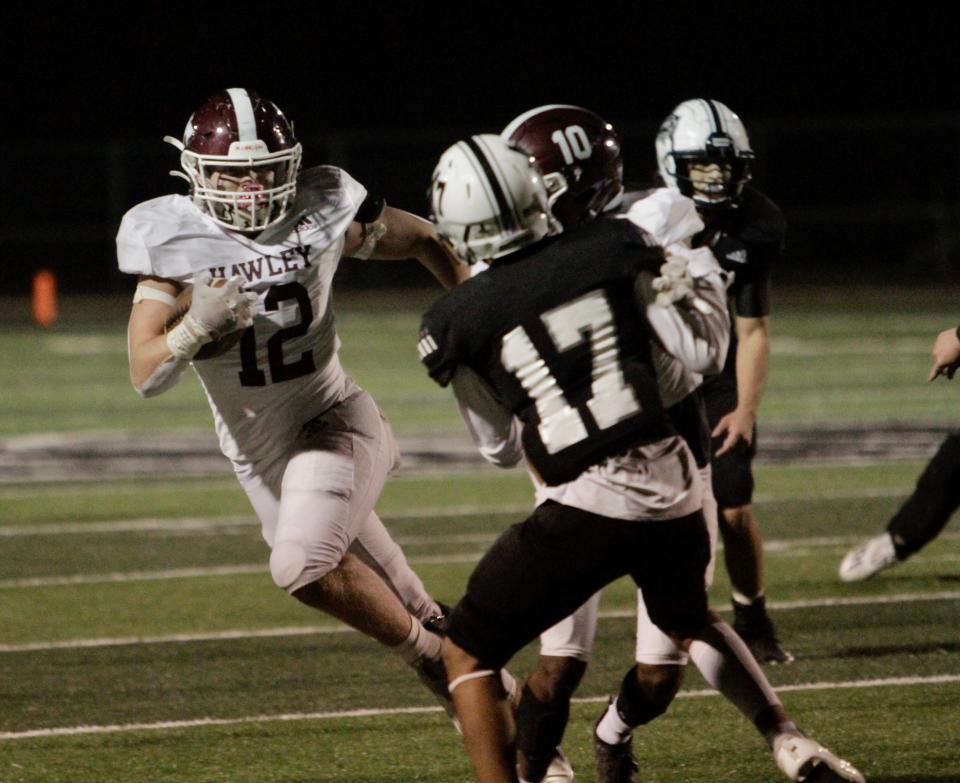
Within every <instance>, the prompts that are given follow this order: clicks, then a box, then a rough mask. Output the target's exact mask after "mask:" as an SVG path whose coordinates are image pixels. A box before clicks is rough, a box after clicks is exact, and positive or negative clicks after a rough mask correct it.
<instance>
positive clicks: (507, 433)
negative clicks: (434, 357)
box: [451, 366, 523, 468]
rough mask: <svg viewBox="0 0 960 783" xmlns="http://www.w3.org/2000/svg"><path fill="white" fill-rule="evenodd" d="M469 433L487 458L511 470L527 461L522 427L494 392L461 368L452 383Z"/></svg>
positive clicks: (468, 370)
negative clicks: (521, 461) (522, 438)
mask: <svg viewBox="0 0 960 783" xmlns="http://www.w3.org/2000/svg"><path fill="white" fill-rule="evenodd" d="M451 386H452V387H453V393H454V394H455V395H456V397H457V404H458V405H459V407H460V415H461V417H463V423H464V424H466V426H467V432H468V433H469V434H470V438H471V439H472V440H473V443H474V445H475V446H476V447H477V449H478V450H479V452H480V454H481V455H482V456H483V458H484V459H485V460H486V461H487V462H490V463H492V464H494V465H496V466H497V467H498V468H511V467H513V466H514V465H516V464H517V463H518V462H520V460H521V459H522V457H523V446H522V445H521V439H520V425H519V422H518V421H517V420H516V418H514V416H513V414H512V413H510V411H508V410H507V409H506V408H504V407H503V405H501V404H500V402H499V400H498V399H497V397H496V395H495V394H494V393H493V390H492V389H491V388H490V387H489V386H488V385H487V384H486V383H484V381H483V380H482V379H481V378H480V376H479V375H477V374H476V373H475V372H474V371H473V370H471V369H470V368H469V367H463V366H461V367H458V368H457V370H456V372H455V373H454V374H453V379H452V381H451Z"/></svg>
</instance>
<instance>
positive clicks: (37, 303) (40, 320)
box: [33, 269, 59, 329]
mask: <svg viewBox="0 0 960 783" xmlns="http://www.w3.org/2000/svg"><path fill="white" fill-rule="evenodd" d="M58 315H59V305H58V302H57V277H56V275H54V274H53V272H51V271H50V270H49V269H41V270H40V271H39V272H37V273H36V274H35V275H34V276H33V320H34V321H36V322H37V324H38V325H40V326H42V327H43V328H44V329H46V328H48V327H50V326H53V324H54V323H56V320H57V316H58Z"/></svg>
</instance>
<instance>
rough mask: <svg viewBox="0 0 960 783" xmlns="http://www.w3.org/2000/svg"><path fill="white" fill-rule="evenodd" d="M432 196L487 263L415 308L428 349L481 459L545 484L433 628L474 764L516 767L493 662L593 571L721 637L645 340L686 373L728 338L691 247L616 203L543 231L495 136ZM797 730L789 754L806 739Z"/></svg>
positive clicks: (666, 619) (622, 772)
mask: <svg viewBox="0 0 960 783" xmlns="http://www.w3.org/2000/svg"><path fill="white" fill-rule="evenodd" d="M432 199H433V212H434V215H435V219H436V220H437V222H438V228H439V231H440V233H441V235H442V236H444V237H445V238H446V239H448V240H449V241H450V242H451V243H452V244H453V245H454V246H455V247H456V249H457V250H458V252H459V253H460V255H461V256H462V257H463V258H465V259H467V260H472V261H491V266H490V268H489V269H488V271H487V272H485V273H484V274H482V275H479V276H477V277H474V278H473V279H471V280H470V281H468V282H467V283H465V284H463V285H462V286H461V287H459V288H458V289H456V290H454V291H453V292H451V293H450V294H448V295H446V296H444V297H442V298H441V299H440V300H438V302H437V303H436V304H435V305H434V306H433V307H432V308H431V309H430V310H429V311H428V312H427V313H426V314H425V315H424V318H423V326H422V330H421V335H420V345H419V347H420V353H421V357H422V359H423V361H424V363H425V364H426V366H427V368H428V370H429V372H430V374H431V376H432V377H433V378H434V379H435V380H437V381H438V382H439V383H441V384H443V385H447V384H449V385H452V386H453V388H454V391H455V393H456V395H457V397H458V400H459V402H460V405H461V409H462V410H463V411H464V413H465V418H466V419H467V422H468V427H469V428H470V430H471V433H472V434H473V435H474V439H475V440H476V441H477V443H478V445H480V446H481V451H483V452H484V454H485V456H488V458H491V459H492V460H494V461H499V462H501V463H509V462H510V461H514V462H515V461H516V460H517V459H518V458H519V456H520V455H521V454H522V455H523V456H524V457H525V458H526V460H527V463H528V465H529V467H530V469H531V473H532V474H533V475H534V476H535V478H536V480H537V482H538V484H539V485H540V487H541V488H542V490H543V492H542V495H541V492H538V497H542V501H541V502H540V504H539V505H538V507H537V508H536V510H535V511H534V513H533V514H532V515H531V516H530V517H529V518H528V519H527V520H526V521H525V522H523V523H521V524H519V525H515V526H514V527H513V528H511V529H510V530H508V531H507V532H506V533H505V534H504V535H502V536H501V537H500V538H499V539H498V541H497V542H496V543H495V544H494V546H493V547H492V548H491V550H490V551H489V552H488V553H487V554H486V555H485V556H484V558H483V559H482V560H481V562H480V563H479V565H478V566H477V568H476V570H475V571H474V573H473V575H472V576H471V578H470V582H469V585H468V588H467V593H466V595H465V596H464V598H463V599H462V600H461V601H460V602H459V603H458V605H457V607H456V608H455V609H454V611H453V613H452V614H451V616H450V622H449V627H448V636H447V639H446V641H445V662H446V664H447V667H448V675H449V677H450V688H451V692H452V694H453V697H454V702H455V704H456V706H457V714H458V717H459V719H460V722H461V726H462V728H463V732H464V740H465V744H466V747H467V750H468V753H469V755H470V758H471V761H472V762H473V765H474V769H475V771H476V773H477V777H478V778H479V779H480V780H484V781H515V780H517V778H516V769H515V761H514V759H513V758H512V754H511V752H510V747H511V746H510V724H511V720H512V718H511V715H510V713H509V711H508V710H507V708H506V704H505V700H504V699H503V697H502V694H501V693H500V684H499V678H497V677H495V676H493V675H495V674H496V672H497V670H498V669H499V668H500V667H501V666H503V665H504V664H505V663H506V661H507V660H509V658H510V657H511V656H512V655H513V654H514V653H515V652H516V651H517V650H518V649H520V647H522V646H523V645H524V644H526V643H527V642H528V641H530V640H532V639H534V638H535V637H536V636H537V635H538V634H539V633H540V632H541V631H543V630H545V629H546V628H547V627H549V626H550V625H551V624H553V623H555V622H556V621H557V620H559V619H561V618H563V617H565V616H567V615H568V614H570V613H571V612H572V611H573V610H574V609H576V608H577V607H579V606H580V605H581V604H582V603H583V602H584V601H585V600H586V599H587V598H589V597H590V596H591V595H592V594H593V593H594V592H596V590H598V589H599V588H601V587H602V586H604V585H605V584H607V583H609V582H610V581H612V580H613V579H615V578H618V577H619V576H623V575H626V574H629V575H630V576H631V577H632V578H633V579H634V581H635V582H636V583H637V584H638V586H639V587H640V588H641V589H642V590H643V593H644V597H645V599H646V604H647V611H648V612H649V613H650V616H651V618H652V619H653V621H654V623H656V624H657V625H658V626H659V627H660V628H661V629H662V630H663V631H664V632H665V633H667V634H669V635H670V636H671V637H673V638H676V639H678V640H689V639H704V640H709V641H708V643H710V644H714V645H716V646H717V647H724V646H726V645H727V644H728V636H727V635H725V634H724V632H723V628H722V626H723V625H724V624H723V623H720V622H719V621H717V620H716V618H713V617H711V615H710V613H709V611H708V609H707V604H706V591H705V586H704V569H705V567H706V564H707V561H708V559H709V550H710V544H709V540H708V539H709V537H708V534H707V530H706V526H705V524H704V521H703V517H702V514H701V511H700V507H701V503H702V491H701V487H700V478H699V474H698V472H697V469H696V464H695V460H694V458H693V456H692V454H691V453H690V450H689V449H688V447H687V446H686V444H685V443H684V441H683V440H682V438H680V437H679V436H678V435H677V434H676V433H675V431H674V429H673V427H672V425H671V423H670V420H669V418H668V417H667V416H666V413H665V411H664V408H663V405H662V403H661V400H660V398H659V392H658V387H657V380H656V373H655V369H654V367H653V362H652V346H653V344H654V343H657V344H659V345H660V346H661V347H663V348H665V349H666V350H668V351H670V352H672V353H674V355H676V356H677V357H678V358H680V359H681V360H683V361H684V362H685V363H687V364H688V366H689V367H690V369H691V370H693V371H696V372H711V371H716V370H717V369H719V364H720V362H721V361H722V356H723V350H724V348H725V339H724V341H723V343H724V344H723V345H722V346H718V345H716V344H711V343H710V342H709V341H708V340H707V339H705V338H704V337H703V335H704V334H708V333H709V334H717V333H718V330H717V329H715V328H707V326H706V324H707V322H710V321H715V320H716V319H721V320H724V319H726V318H727V314H726V305H725V297H724V291H723V289H722V288H721V289H720V292H719V295H718V293H717V290H716V289H715V288H712V287H711V288H710V289H709V290H707V289H701V288H700V287H699V286H700V283H699V282H697V281H696V280H695V279H694V278H692V277H691V276H689V275H687V274H685V267H686V264H687V263H688V262H689V260H690V259H689V257H688V256H685V254H684V253H683V252H682V251H681V250H680V249H679V248H678V249H676V250H675V251H674V255H672V256H671V258H669V259H667V263H664V261H665V258H664V251H663V250H662V249H661V248H660V247H658V246H656V245H655V243H654V242H653V241H652V240H651V237H650V236H649V235H647V234H645V233H644V232H642V231H641V230H640V229H639V228H638V227H637V226H636V225H634V224H632V223H631V222H630V221H629V220H614V219H608V218H601V219H599V220H596V221H593V222H588V224H587V225H582V226H581V227H580V228H579V229H578V230H577V231H575V232H571V233H565V234H561V235H559V236H556V235H554V234H555V232H556V231H557V229H558V226H557V225H556V223H555V221H554V220H553V218H552V216H551V214H550V213H549V210H548V207H547V200H548V197H547V191H546V188H545V187H544V185H543V182H542V178H541V176H540V172H539V171H538V170H537V169H536V168H535V167H534V166H533V165H532V163H531V161H530V159H529V157H528V156H526V155H524V154H521V153H519V152H517V151H515V150H513V149H511V148H510V147H509V146H508V145H507V144H506V143H505V142H503V140H501V139H499V138H498V137H495V136H475V137H472V138H471V139H468V140H466V141H463V142H460V143H458V144H456V145H454V146H453V147H451V148H450V149H449V150H448V151H447V152H446V153H444V156H443V157H441V160H440V162H439V164H438V166H437V169H436V171H435V174H434V181H433V186H432ZM721 331H722V330H721ZM464 409H465V410H464ZM744 654H745V652H744ZM747 657H749V656H747ZM632 683H633V679H632V678H631V677H629V676H628V677H627V678H625V682H624V686H623V687H622V688H621V692H620V695H619V697H618V699H621V700H626V701H629V700H630V698H631V696H632V695H633V693H632V689H633V687H634V686H633V685H632ZM623 706H624V708H625V712H626V714H627V715H630V714H631V711H630V709H629V705H623ZM614 714H615V715H616V711H615V713H614ZM608 715H609V713H606V712H605V713H604V716H603V718H602V721H601V722H603V721H608ZM613 720H615V718H614V719H613ZM607 728H608V729H609V728H610V727H607ZM793 729H794V731H793V733H792V734H790V737H791V738H792V742H793V745H792V746H791V748H787V747H786V745H787V743H786V742H785V743H783V745H784V750H783V752H784V753H785V754H786V755H794V757H796V758H800V757H801V755H803V753H804V751H803V748H802V747H801V746H803V745H804V744H805V743H812V744H813V745H814V746H815V747H816V748H819V746H816V743H813V742H812V741H811V740H808V739H806V738H803V737H802V736H801V735H799V734H798V733H796V731H795V727H793ZM614 730H615V729H614ZM627 730H628V731H629V727H627ZM784 733H785V734H786V732H784ZM610 747H611V748H612V747H614V743H613V742H611V743H610ZM797 748H800V751H799V752H798V753H797V752H795V750H796V749H797ZM618 750H619V749H618ZM623 750H626V748H624V749H623ZM819 750H822V749H819ZM827 757H829V759H831V760H832V761H833V762H836V764H837V765H838V768H841V769H844V768H848V767H849V765H845V764H844V762H840V761H839V760H837V759H836V758H835V757H833V756H832V754H829V753H828V752H826V751H823V753H821V754H820V755H819V756H817V757H816V758H814V755H813V754H812V753H806V754H805V756H803V758H804V760H803V763H804V764H811V765H812V764H820V763H822V762H824V761H826V760H827ZM610 760H611V762H612V764H611V765H610V766H609V767H608V768H607V773H609V774H608V775H607V776H605V777H603V780H604V781H608V780H622V781H627V780H630V779H632V771H631V767H630V757H629V752H617V753H615V754H614V755H613V756H612V757H611V759H610ZM828 764H829V765H830V766H832V763H830V762H828ZM849 769H850V770H851V774H852V775H855V776H853V777H846V778H836V779H846V780H862V778H860V777H859V773H855V771H854V770H852V768H849Z"/></svg>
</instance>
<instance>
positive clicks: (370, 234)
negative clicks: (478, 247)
mask: <svg viewBox="0 0 960 783" xmlns="http://www.w3.org/2000/svg"><path fill="white" fill-rule="evenodd" d="M357 253H362V256H363V257H367V258H379V259H384V260H398V259H404V258H415V259H417V260H418V261H419V262H420V263H421V264H423V265H424V266H425V267H426V268H427V269H429V270H430V272H431V273H432V274H433V276H434V277H435V278H437V280H439V281H440V283H441V285H443V287H444V288H453V287H454V286H456V285H457V284H458V283H461V282H463V281H464V280H466V279H467V278H469V277H470V270H469V268H468V267H467V266H466V264H462V263H460V261H459V260H458V259H457V257H456V256H455V255H454V253H453V252H452V251H451V250H449V249H448V248H447V246H446V245H445V244H444V243H443V242H442V241H441V240H440V238H439V237H438V236H437V232H436V230H435V229H434V226H433V224H432V223H430V222H429V221H427V220H424V219H423V218H420V217H417V216H416V215H413V214H411V213H410V212H404V211H403V210H402V209H394V208H393V207H384V210H383V212H381V213H380V217H378V218H377V219H376V221H375V222H373V223H367V224H362V223H353V224H351V226H350V228H349V229H348V230H347V242H346V245H345V247H344V249H343V254H344V255H345V256H351V255H355V254H357Z"/></svg>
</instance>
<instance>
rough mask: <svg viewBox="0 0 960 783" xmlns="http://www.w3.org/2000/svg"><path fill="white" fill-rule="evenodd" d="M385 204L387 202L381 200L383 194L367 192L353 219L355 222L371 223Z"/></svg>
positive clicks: (378, 215) (381, 211)
mask: <svg viewBox="0 0 960 783" xmlns="http://www.w3.org/2000/svg"><path fill="white" fill-rule="evenodd" d="M386 206H387V202H386V201H384V200H383V196H375V195H373V194H372V193H368V194H367V197H366V198H365V199H364V200H363V203H362V204H361V205H360V209H358V210H357V214H356V215H354V218H353V219H354V220H355V221H357V223H372V222H373V221H374V220H376V219H377V218H378V217H380V215H381V214H383V209H384V207H386Z"/></svg>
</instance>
